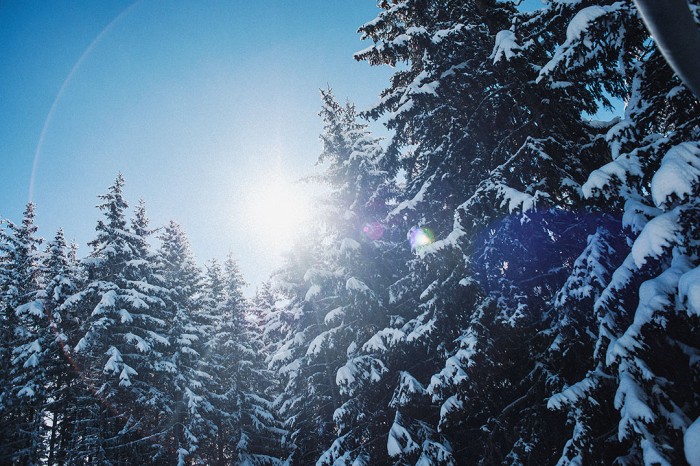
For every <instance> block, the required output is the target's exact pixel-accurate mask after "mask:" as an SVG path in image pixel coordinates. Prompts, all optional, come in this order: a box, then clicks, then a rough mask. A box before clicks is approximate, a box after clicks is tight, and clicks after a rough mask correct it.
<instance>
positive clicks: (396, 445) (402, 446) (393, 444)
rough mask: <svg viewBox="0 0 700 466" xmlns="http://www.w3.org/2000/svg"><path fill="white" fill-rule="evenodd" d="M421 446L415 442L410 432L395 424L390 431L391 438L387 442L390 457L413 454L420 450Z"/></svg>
mask: <svg viewBox="0 0 700 466" xmlns="http://www.w3.org/2000/svg"><path fill="white" fill-rule="evenodd" d="M418 448H419V445H418V444H417V443H416V442H414V441H413V439H412V438H411V434H409V433H408V431H407V430H406V429H405V428H404V427H403V426H401V425H400V424H398V423H397V422H394V424H393V425H392V426H391V430H390V431H389V438H388V439H387V442H386V449H387V453H388V454H389V456H391V457H394V456H399V455H401V454H403V453H412V452H414V451H416V450H418Z"/></svg>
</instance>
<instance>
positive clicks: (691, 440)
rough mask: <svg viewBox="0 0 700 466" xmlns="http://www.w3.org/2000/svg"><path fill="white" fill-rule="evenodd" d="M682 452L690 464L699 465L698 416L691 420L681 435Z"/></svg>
mask: <svg viewBox="0 0 700 466" xmlns="http://www.w3.org/2000/svg"><path fill="white" fill-rule="evenodd" d="M683 452H684V453H685V460H686V461H687V462H688V464H690V466H700V417H699V418H697V419H696V420H695V422H693V423H692V424H691V425H690V426H689V427H688V429H687V430H686V431H685V434H684V435H683Z"/></svg>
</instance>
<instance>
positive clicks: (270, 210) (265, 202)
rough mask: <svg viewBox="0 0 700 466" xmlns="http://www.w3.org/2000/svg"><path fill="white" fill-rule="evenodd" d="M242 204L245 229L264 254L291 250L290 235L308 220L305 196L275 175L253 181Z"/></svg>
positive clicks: (299, 187)
mask: <svg viewBox="0 0 700 466" xmlns="http://www.w3.org/2000/svg"><path fill="white" fill-rule="evenodd" d="M245 203H246V205H245V211H246V218H247V223H248V225H249V228H250V229H251V231H252V233H253V234H254V235H255V237H256V240H257V241H258V242H259V243H260V244H261V245H262V246H263V247H264V252H265V253H268V254H269V253H271V254H279V253H280V252H282V251H284V250H285V249H287V248H289V247H291V240H292V239H293V237H294V235H298V232H299V231H301V230H303V228H304V226H305V224H306V223H307V222H308V221H309V219H310V201H309V199H308V194H307V193H305V192H304V190H303V189H302V188H301V186H300V185H299V184H297V183H292V182H291V181H289V180H287V179H286V178H285V177H283V176H281V175H279V174H274V173H273V174H270V175H269V176H263V177H262V179H259V180H257V183H254V184H253V186H251V187H250V188H249V189H248V190H247V192H246V199H245Z"/></svg>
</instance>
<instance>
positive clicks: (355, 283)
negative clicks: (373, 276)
mask: <svg viewBox="0 0 700 466" xmlns="http://www.w3.org/2000/svg"><path fill="white" fill-rule="evenodd" d="M345 289H346V290H348V291H357V292H359V293H362V294H366V295H369V294H372V291H371V290H370V289H369V287H368V286H367V285H365V283H364V282H363V281H362V280H360V279H358V278H355V277H350V278H348V280H347V282H345Z"/></svg>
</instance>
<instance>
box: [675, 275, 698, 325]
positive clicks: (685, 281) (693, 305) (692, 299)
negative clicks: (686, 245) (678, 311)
mask: <svg viewBox="0 0 700 466" xmlns="http://www.w3.org/2000/svg"><path fill="white" fill-rule="evenodd" d="M678 296H679V298H680V300H681V302H683V303H685V305H686V306H687V308H688V313H689V314H695V315H697V316H700V267H696V268H694V269H693V270H691V271H690V272H686V273H684V274H683V275H682V276H681V278H680V279H679V280H678Z"/></svg>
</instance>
